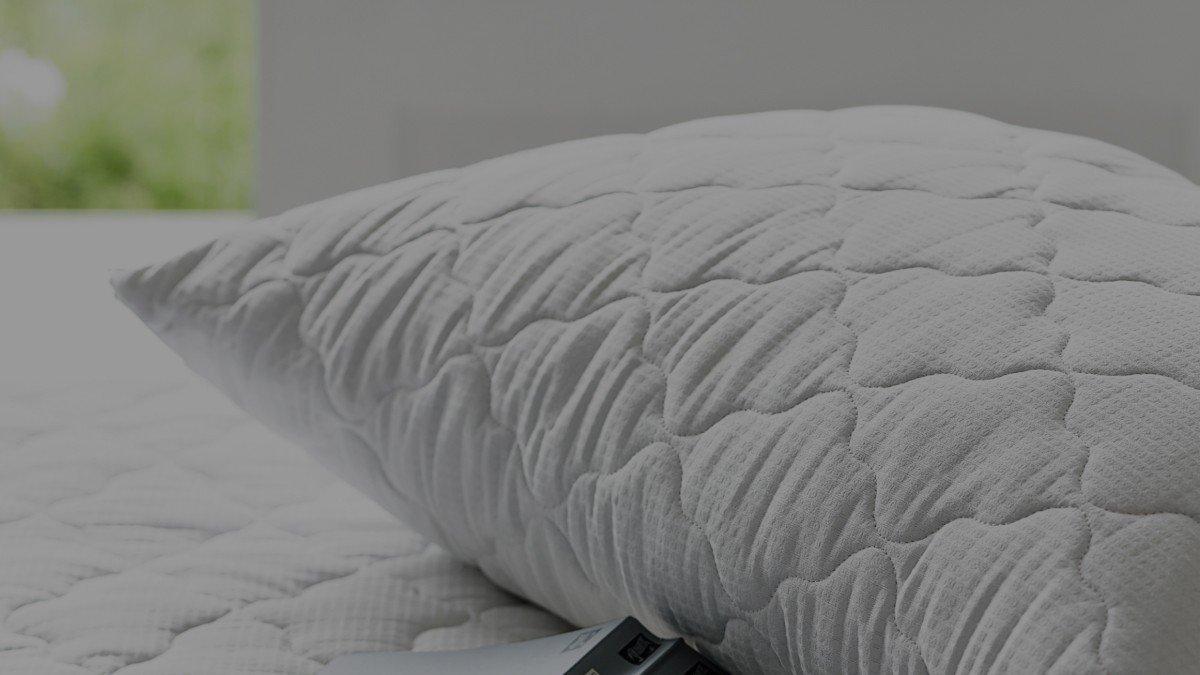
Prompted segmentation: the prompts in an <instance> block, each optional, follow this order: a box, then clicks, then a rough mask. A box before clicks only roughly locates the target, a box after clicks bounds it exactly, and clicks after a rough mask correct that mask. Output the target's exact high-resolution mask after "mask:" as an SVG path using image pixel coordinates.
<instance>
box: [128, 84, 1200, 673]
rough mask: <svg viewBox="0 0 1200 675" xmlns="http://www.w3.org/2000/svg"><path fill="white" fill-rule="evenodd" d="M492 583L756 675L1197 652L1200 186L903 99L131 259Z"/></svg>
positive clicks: (672, 138) (137, 298)
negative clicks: (655, 634) (144, 260)
mask: <svg viewBox="0 0 1200 675" xmlns="http://www.w3.org/2000/svg"><path fill="white" fill-rule="evenodd" d="M115 283H116V287H117V289H118V292H119V294H120V295H121V297H122V298H123V299H124V301H125V302H126V303H128V304H129V305H130V307H132V308H133V309H134V311H136V312H137V313H138V314H139V315H140V316H141V317H142V318H143V319H144V320H145V321H146V322H147V323H148V324H149V325H150V326H151V327H152V328H153V329H154V330H155V331H156V332H157V333H158V334H159V335H160V336H162V338H163V339H164V340H165V341H166V342H167V343H168V344H169V345H171V346H172V347H173V348H175V349H176V350H177V351H178V352H179V353H180V354H181V355H183V357H184V358H185V359H186V360H187V361H188V363H190V364H191V365H192V366H193V368H195V369H196V370H197V371H198V372H200V373H202V374H203V375H205V376H206V377H208V378H209V379H211V380H212V381H213V382H215V383H216V384H217V385H218V386H219V387H221V388H222V389H223V390H224V391H226V392H227V393H228V394H229V395H230V396H231V397H233V398H234V399H235V400H236V401H238V402H239V403H240V404H241V405H242V406H244V407H245V408H246V409H248V410H250V411H251V412H253V413H254V414H256V415H257V416H259V417H260V418H261V419H263V420H264V421H266V422H268V423H269V424H271V425H273V426H274V427H275V428H277V429H279V430H281V431H282V432H284V433H286V434H288V435H290V436H291V437H293V438H294V439H296V440H297V441H298V442H299V443H301V444H302V445H304V446H306V447H307V448H309V449H310V450H311V451H312V452H313V453H314V454H316V456H317V457H319V458H320V459H321V460H323V461H324V463H325V464H327V465H328V466H330V467H332V468H333V469H334V470H335V471H337V472H338V473H339V474H341V475H342V476H344V477H345V478H346V479H347V480H348V481H350V482H351V483H352V484H354V485H356V486H358V487H359V488H361V489H362V490H364V491H365V492H366V493H368V494H369V495H371V496H372V497H374V498H375V499H376V500H378V501H379V502H380V503H382V504H384V505H385V506H386V507H387V508H389V509H390V510H391V511H393V512H394V513H396V514H397V515H399V516H401V517H402V518H404V519H406V520H408V521H410V522H411V523H412V524H414V525H415V526H416V527H418V528H419V529H420V530H422V531H423V532H424V533H425V534H427V535H429V536H432V537H435V538H437V539H438V540H440V541H441V542H443V543H444V544H445V545H446V546H447V547H448V548H449V549H450V550H452V551H453V552H455V553H456V554H457V555H459V556H461V557H463V558H467V559H470V560H473V561H475V562H477V563H478V564H479V566H480V567H481V568H482V569H483V570H484V572H485V573H486V574H487V575H488V576H490V577H491V578H492V579H494V580H496V581H497V582H499V583H500V584H502V585H504V586H506V587H508V588H510V589H512V590H513V591H515V592H517V593H520V594H522V595H524V596H526V597H529V598H531V599H533V600H535V601H537V602H539V603H541V604H543V605H545V606H546V607H548V608H550V609H552V610H554V611H556V612H558V613H559V614H561V615H562V616H564V617H566V618H568V619H570V620H572V621H574V622H577V623H580V624H587V623H593V622H599V621H601V620H605V619H608V618H610V617H614V616H618V615H622V614H625V613H632V614H634V615H636V616H637V617H639V618H640V619H642V620H643V621H645V622H647V623H648V624H649V625H651V626H652V627H653V628H656V629H658V630H664V631H671V632H676V633H680V634H683V635H685V636H688V637H690V638H692V639H693V640H694V641H695V642H696V643H697V644H698V645H699V646H700V647H701V648H702V649H704V650H705V651H706V652H708V653H710V654H713V655H714V656H715V657H716V658H717V659H718V660H719V661H721V662H722V663H724V664H725V665H727V666H729V667H732V668H735V669H737V670H739V671H746V672H754V671H770V672H783V671H815V672H828V671H857V670H861V671H868V672H877V671H897V672H924V671H933V672H954V671H985V670H989V671H990V670H1006V671H1012V672H1034V671H1045V670H1052V669H1054V670H1060V671H1067V672H1083V671H1094V672H1129V671H1142V672H1165V671H1181V670H1192V669H1195V668H1196V667H1197V663H1198V662H1200V527H1198V526H1197V521H1196V518H1197V517H1198V516H1200V338H1198V337H1197V336H1198V335H1200V297H1198V296H1200V189H1198V188H1196V187H1195V186H1193V185H1192V184H1190V183H1188V182H1187V181H1186V180H1184V179H1183V178H1181V177H1180V176H1178V175H1177V174H1174V173H1172V172H1171V171H1168V170H1167V169H1164V168H1162V167H1160V166H1157V165H1155V164H1153V163H1151V162H1149V161H1147V160H1145V159H1143V158H1141V157H1138V156H1136V155H1134V154H1132V153H1129V152H1126V151H1124V150H1121V149H1119V148H1115V147H1112V146H1110V145H1106V144H1103V143H1100V142H1097V141H1092V140H1088V139H1083V138H1077V137H1073V136H1066V135H1062V134H1056V133H1048V132H1042V131H1033V130H1028V129H1021V128H1017V127H1013V126H1008V125H1005V124H1001V123H998V122H995V121H993V120H989V119H986V118H983V117H978V116H974V115H969V114H965V113H958V112H951V111H944V110H934V109H924V108H907V107H872V108H854V109H847V110H839V111H834V112H815V111H793V112H776V113H766V114H760V115H748V116H739V117H727V118H718V119H709V120H702V121H698V122H691V123H688V124H682V125H678V126H674V127H668V128H666V129H661V130H659V131H655V132H653V133H650V134H645V135H626V136H610V137H604V138H596V139H591V140H585V141H579V142H574V143H566V144H561V145H555V146H551V147H546V148H541V149H538V150H533V151H529V152H524V153H518V154H515V155H511V156H508V157H504V158H500V159H495V160H491V161H487V162H483V163H480V164H476V165H474V166H470V167H467V168H464V169H459V170H451V171H442V172H437V173H432V174H427V175H423V176H418V177H415V178H409V179H407V180H402V181H399V182H396V183H392V184H388V185H383V186H380V187H375V188H371V189H368V190H363V191H360V192H355V193H352V194H349V195H345V196H343V197H339V198H336V199H332V200H329V201H325V202H321V203H318V204H315V205H312V206H307V207H304V208H300V209H297V210H294V211H291V212H289V213H286V214H283V215H281V216H278V217H275V218H270V219H267V220H264V221H262V222H260V223H258V224H256V225H253V226H251V227H248V228H246V229H245V230H243V231H240V232H237V233H235V234H233V235H231V236H228V237H225V238H222V239H220V240H218V241H215V242H213V243H211V244H209V245H207V246H204V247H201V248H199V249H196V250H194V251H191V252H188V253H185V254H183V255H181V256H180V257H178V258H176V259H174V260H170V261H168V262H165V263H163V264H160V265H156V266H153V267H149V268H146V269H143V270H140V271H136V272H132V273H128V274H123V275H118V277H117V278H116V281H115Z"/></svg>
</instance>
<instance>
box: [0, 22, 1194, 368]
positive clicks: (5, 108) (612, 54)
mask: <svg viewBox="0 0 1200 675" xmlns="http://www.w3.org/2000/svg"><path fill="white" fill-rule="evenodd" d="M1198 33H1200V2H1197V1H1196V0H1143V1H1141V2H1129V1H1128V0H1056V1H1055V2H1045V1H1044V0H1008V1H1006V2H998V3H964V2H961V1H960V0H905V1H903V2H882V1H880V2H875V1H866V2H825V1H816V0H808V1H800V2H797V1H796V0H755V2H753V3H745V2H734V1H731V0H656V1H655V2H644V0H605V1H603V2H589V1H587V0H504V1H501V2H497V1H495V0H338V1H336V2H335V1H332V0H257V1H256V0H0V306H2V307H4V309H5V310H6V311H7V312H8V316H9V317H16V319H13V320H10V321H9V322H8V326H7V330H6V331H5V332H4V333H3V334H2V335H0V339H2V340H4V341H5V342H6V343H7V344H5V345H4V346H6V347H8V346H12V345H16V348H15V349H6V350H0V354H6V355H7V356H6V357H4V359H3V360H0V376H3V375H5V374H7V373H8V372H11V371H12V370H13V369H25V370H33V371H35V372H37V371H38V369H44V368H45V367H49V365H48V364H45V363H39V362H37V359H31V358H30V357H29V354H31V353H36V354H47V355H53V358H54V359H56V361H55V363H54V364H52V365H54V366H55V367H66V368H95V367H100V366H103V367H106V368H107V367H121V364H123V363H124V361H123V359H125V358H126V357H128V358H129V359H136V360H137V361H138V362H145V360H146V359H147V358H150V356H147V355H148V354H149V355H151V356H152V355H154V354H158V353H159V352H161V351H162V350H161V348H160V347H159V346H158V345H157V343H156V342H153V341H152V339H150V338H147V335H146V334H145V331H143V330H141V329H140V328H138V327H137V326H136V325H135V322H134V321H132V320H131V319H130V317H128V316H127V315H125V313H124V312H123V311H122V310H120V309H119V308H115V306H114V303H113V302H112V298H111V294H110V292H109V290H108V288H107V284H105V277H106V275H107V270H108V269H109V268H113V267H123V266H129V265H135V264H140V263H142V262H144V261H147V260H152V259H154V258H156V257H160V256H162V255H166V254H169V253H171V252H174V251H178V250H180V249H181V248H183V247H185V246H187V245H189V244H192V243H198V242H200V241H202V240H204V239H207V238H209V237H211V236H212V235H213V234H215V233H217V232H219V231H220V230H222V229H224V228H228V227H236V226H238V225H239V224H241V223H244V222H246V221H247V220H249V219H251V218H252V217H254V216H255V215H269V214H273V213H278V212H280V211H282V210H284V209H287V208H289V207H292V206H296V205H299V204H302V203H306V202H310V201H313V200H316V199H319V198H322V197H326V196H330V195H333V194H337V193H339V192H343V191H345V190H349V189H352V188H356V187H362V186H366V185H371V184H375V183H380V182H384V181H387V180H392V179H395V178H399V177H402V176H406V175H410V174H414V173H419V172H423V171H429V170H433V169H440V168H445V167H451V166H457V165H462V164H466V163H470V162H473V161H476V160H479V159H484V158H487V157H491V156H496V155H500V154H504V153H507V152H511V151H514V150H519V149H522V148H527V147H531V146H536V145H541V144H545V143H552V142H556V141H562V140H568V139H572V138H579V137H584V136H590V135H595V134H604V133H616V132H637V131H646V130H649V129H653V128H656V127H659V126H663V125H666V124H671V123H674V122H680V121H685V120H688V119H693V118H698V117H705V116H711V115H724V114H732V113H742V112H753V111H761V110H770V109H780V108H826V109H828V108H838V107H844V106H852V105H862V104H872V103H905V104H920V105H932V106H941V107H949V108H959V109H963V110H969V111H972V112H977V113H981V114H984V115H988V116H991V117H995V118H998V119H1001V120H1004V121H1007V122H1011V123H1015V124H1020V125H1025V126H1033V127H1040V128H1046V129H1054V130H1058V131H1065V132H1070V133H1076V134H1083V135H1086V136H1092V137H1095V138H1100V139H1102V140H1105V141H1109V142H1111V143H1115V144H1117V145H1121V146H1124V147H1127V148H1129V149H1131V150H1134V151H1136V152H1139V153H1142V154H1144V155H1146V156H1147V157H1150V158H1151V159H1154V160H1156V161H1158V162H1160V163H1163V164H1165V165H1167V166H1169V167H1171V168H1173V169H1175V170H1177V171H1179V172H1181V173H1182V174H1184V175H1185V176H1188V177H1189V178H1192V179H1193V180H1195V179H1197V178H1198V177H1200V40H1197V39H1196V36H1197V34H1198ZM31 289H32V290H34V291H36V293H35V294H33V295H32V296H31ZM31 297H33V299H31ZM81 327H86V329H87V330H90V331H92V332H93V333H94V334H95V335H96V339H95V340H94V341H93V343H94V344H101V343H104V344H108V345H110V357H111V358H108V359H95V358H92V357H89V356H86V355H76V354H74V353H73V352H75V351H76V350H74V349H73V348H72V346H71V343H70V342H69V340H68V338H67V337H65V336H69V335H71V334H72V333H73V332H76V331H78V330H80V329H81ZM60 339H61V340H62V341H63V342H62V344H61V345H57V346H58V347H60V348H59V349H55V346H56V345H55V344H54V341H55V340H60ZM76 356H78V363H74V362H72V361H71V359H74V358H76ZM64 359H65V361H64ZM64 363H65V365H64ZM114 364H115V365H114Z"/></svg>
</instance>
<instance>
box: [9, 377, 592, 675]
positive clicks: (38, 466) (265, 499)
mask: <svg viewBox="0 0 1200 675" xmlns="http://www.w3.org/2000/svg"><path fill="white" fill-rule="evenodd" d="M568 629H569V626H567V625H566V624H564V623H563V622H562V621H561V620H560V619H558V618H556V617H554V616H553V615H550V614H548V613H546V612H544V611H541V610H539V609H536V608H534V607H532V606H530V605H527V604H525V603H523V602H522V601H520V600H519V599H517V598H514V597H513V596H511V595H509V594H507V593H505V592H503V591H501V590H499V589H497V588H496V587H495V586H493V585H492V584H491V583H490V582H488V581H487V580H486V579H485V578H484V577H483V576H482V575H481V574H480V573H479V572H478V571H477V570H475V569H474V568H473V567H469V566H467V565H464V564H461V563H458V562H456V561H454V560H452V559H450V558H449V557H448V556H447V555H446V554H445V553H444V552H443V551H442V550H441V549H439V548H437V547H436V546H434V545H432V544H429V543H427V542H426V541H424V540H423V539H421V538H420V537H418V536H417V535H415V534H413V533H412V532H410V531H408V530H407V529H405V528H404V527H403V526H402V525H400V524H399V523H398V522H397V521H395V519H393V518H392V517H391V516H389V515H388V514H386V513H385V512H384V511H382V510H381V509H380V508H379V507H377V506H375V505H374V503H372V502H370V501H368V500H367V499H366V498H365V497H363V496H361V495H360V494H358V493H357V492H354V491H353V490H352V489H351V488H349V487H347V486H346V485H344V484H343V483H341V482H339V481H337V480H336V479H334V478H333V477H332V476H330V475H329V474H327V473H326V472H325V471H324V470H323V469H321V468H320V467H318V466H317V465H316V464H314V463H313V462H312V461H311V460H309V459H308V458H307V457H305V456H304V455H303V454H302V453H301V452H299V451H297V450H296V449H294V448H293V447H291V446H290V445H289V444H288V443H286V442H284V441H282V440H280V439H278V438H277V437H275V436H274V435H273V434H271V433H270V432H268V431H267V430H265V429H264V428H262V427H261V426H259V425H258V424H257V423H256V422H253V421H252V420H250V419H249V418H248V417H246V416H245V415H244V414H242V413H241V412H240V411H239V410H237V409H235V408H234V407H233V406H232V405H231V404H229V403H227V402H225V401H224V400H223V399H222V397H220V396H219V395H218V394H216V393H215V392H212V391H209V390H208V388H207V386H206V385H204V384H201V383H198V382H196V383H190V382H187V381H186V380H179V381H166V382H163V381H159V382H125V383H115V382H111V381H109V382H92V383H90V384H85V385H81V384H56V385H44V384H43V385H33V386H29V385H16V384H13V383H5V384H4V385H3V386H0V672H4V673H10V672H22V673H25V672H28V673H72V674H77V673H113V672H118V673H124V674H128V675H134V674H145V673H181V672H187V673H250V672H253V673H260V674H261V673H311V672H315V671H316V670H318V669H319V668H320V666H321V665H322V664H323V663H324V662H326V661H327V660H328V659H330V658H332V657H333V656H335V655H338V654H341V653H346V652H353V651H366V650H399V649H418V650H425V649H446V648H458V647H469V646H478V645H482V644H491V643H499V642H509V641H516V640H523V639H528V638H533V637H537V636H541V635H545V634H550V633H555V632H560V631H563V630H568Z"/></svg>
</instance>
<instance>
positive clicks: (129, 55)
mask: <svg viewBox="0 0 1200 675" xmlns="http://www.w3.org/2000/svg"><path fill="white" fill-rule="evenodd" d="M254 14H255V13H254V3H253V2H252V0H0V209H248V208H250V207H251V206H252V197H253V184H252V183H253V182H252V174H253V166H254V161H253V134H254V109H253V105H254V104H253V101H254V92H253V86H254V84H253V83H254V34H255V31H254Z"/></svg>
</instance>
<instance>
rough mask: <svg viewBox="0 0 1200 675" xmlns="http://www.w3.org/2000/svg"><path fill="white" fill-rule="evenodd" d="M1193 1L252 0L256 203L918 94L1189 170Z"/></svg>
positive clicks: (913, 99) (1195, 142)
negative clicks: (256, 35) (507, 157)
mask: <svg viewBox="0 0 1200 675" xmlns="http://www.w3.org/2000/svg"><path fill="white" fill-rule="evenodd" d="M1198 29H1200V2H1198V1H1197V0H1141V1H1140V2H1130V1H1129V0H1056V1H1055V2H1045V1H1044V0H1007V1H1005V2H989V3H975V2H962V1H961V0H905V1H901V2H883V1H878V2H877V1H874V0H872V1H855V0H851V1H840V0H839V1H836V2H834V1H826V0H820V1H812V0H400V1H397V0H339V1H338V2H329V1H328V0H261V9H260V35H261V42H260V49H261V61H260V81H261V92H260V98H261V110H260V115H261V124H260V150H261V160H260V170H259V195H260V199H259V203H260V210H261V211H262V212H263V213H274V212H277V211H279V210H282V209H283V208H286V207H289V206H293V205H296V204H299V203H302V202H306V201H311V200H313V199H316V198H318V197H323V196H326V195H330V194H334V193H337V192H340V191H343V190H346V189H349V188H352V187H358V186H364V185H368V184H373V183H378V182H382V181H385V180H390V179H393V178H399V177H402V176H405V175H409V174H413V173H418V172H422V171H426V170H431V169H437V168H444V167H448V166H456V165H461V164H465V163H469V162H472V161H474V160H478V159H483V158H486V157H490V156H494V155H498V154H503V153H506V152H510V151H513V150H517V149H520V148H524V147H529V146H534V145H541V144H544V143H549V142H554V141H560V140H567V139H571V138H577V137H582V136H589V135H594V134H600V133H611V132H621V131H644V130H648V129H652V128H654V127H658V126H661V125H664V124H669V123H672V122H678V121H683V120H687V119H691V118H696V117H703V116H709V115H719V114H728V113H737V112H750V111H758V110H767V109H776V108H837V107H843V106H849V105H858V104H865V103H916V104H924V105H936V106H945V107H952V108H961V109H965V110H970V111H974V112H979V113H983V114H985V115H990V116H992V117H996V118H999V119H1002V120H1005V121H1009V122H1013V123H1017V124H1022V125H1027V126H1035V127H1042V128H1049V129H1057V130H1061V131H1068V132H1072V133H1079V134H1084V135H1088V136H1095V137H1098V138H1102V139H1104V140H1107V141H1110V142H1113V143H1117V144H1118V145H1123V146H1125V147H1128V148H1130V149H1132V150H1136V151H1138V152H1141V153H1142V154H1145V155H1147V156H1149V157H1151V158H1153V159H1155V160H1158V161H1160V162H1162V163H1164V164H1167V165H1168V166H1171V167H1172V168H1175V169H1177V170H1179V171H1181V172H1183V173H1185V174H1186V175H1189V176H1191V177H1197V176H1200V39H1198V38H1197V33H1198Z"/></svg>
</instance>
